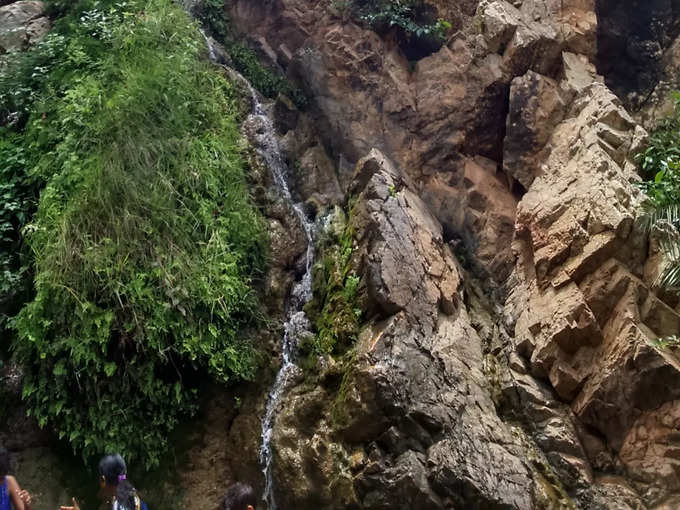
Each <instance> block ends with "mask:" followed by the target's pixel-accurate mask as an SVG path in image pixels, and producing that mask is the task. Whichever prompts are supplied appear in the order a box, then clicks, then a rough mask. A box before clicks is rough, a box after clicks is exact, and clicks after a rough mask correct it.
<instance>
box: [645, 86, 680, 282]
mask: <svg viewBox="0 0 680 510" xmlns="http://www.w3.org/2000/svg"><path fill="white" fill-rule="evenodd" d="M674 97H675V111H674V113H673V114H672V115H670V116H669V117H668V118H666V119H664V120H663V121H662V122H661V123H660V124H659V126H658V127H657V129H656V130H654V132H652V133H651V134H650V137H649V142H648V146H647V148H646V149H645V150H644V151H643V152H642V153H640V154H638V160H639V162H640V166H641V169H642V174H643V178H645V179H647V180H646V181H645V182H644V183H643V184H642V187H643V190H644V191H645V193H646V194H647V197H648V199H647V201H646V202H645V203H644V205H643V210H642V214H641V215H640V222H641V224H642V226H643V228H644V229H645V230H646V231H648V232H649V231H651V230H652V229H653V228H654V227H655V226H659V227H661V228H659V232H660V233H661V236H660V245H661V249H662V250H663V251H664V253H665V255H666V258H667V260H668V263H667V265H666V267H665V269H664V271H663V273H662V274H661V277H660V280H659V283H660V285H662V286H663V287H666V288H668V289H669V290H672V291H675V292H678V291H680V235H679V233H678V229H679V228H680V94H675V96H674ZM664 223H665V224H666V228H664V227H663V224H664Z"/></svg>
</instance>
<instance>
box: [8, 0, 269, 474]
mask: <svg viewBox="0 0 680 510" xmlns="http://www.w3.org/2000/svg"><path fill="white" fill-rule="evenodd" d="M73 9H76V7H75V6H74V7H73ZM77 9H78V10H77V11H72V12H71V13H70V14H68V15H67V16H66V17H65V18H63V19H61V20H59V21H58V22H57V23H56V26H55V31H54V32H53V34H52V35H51V36H49V37H48V39H47V40H46V41H45V43H44V44H42V45H40V46H39V47H38V48H36V49H35V50H34V51H32V52H30V53H28V54H25V55H24V56H16V57H13V59H14V62H13V64H14V65H16V66H17V67H16V68H18V69H28V68H29V67H30V62H36V61H40V60H47V61H49V67H48V68H46V69H45V70H44V72H41V74H40V76H38V77H37V78H36V77H33V76H31V77H28V75H27V73H25V72H23V71H22V72H21V73H19V74H16V73H15V74H12V72H13V69H12V67H10V68H8V69H7V70H6V71H3V73H9V74H3V78H2V79H0V98H2V100H3V101H2V107H1V108H2V111H4V112H8V117H10V116H13V117H14V118H19V117H22V116H23V117H25V118H26V119H27V122H25V128H24V129H23V130H21V128H20V127H17V128H16V129H18V130H19V132H18V134H16V135H13V136H9V137H6V138H5V139H4V141H3V144H4V145H3V147H6V148H7V149H6V150H9V151H14V152H15V154H18V155H20V156H21V158H23V159H24V161H23V162H17V168H18V169H19V171H18V174H21V171H20V169H21V166H23V167H24V171H23V174H24V175H30V176H31V178H33V179H39V180H42V181H43V182H44V183H46V184H45V188H44V190H43V191H42V193H41V196H40V201H39V205H38V209H37V212H36V214H35V217H34V219H33V221H32V222H31V223H30V224H29V225H28V226H26V227H25V228H24V231H25V232H26V235H27V239H28V243H29V246H30V249H31V251H32V254H33V256H34V259H35V272H36V274H35V282H34V283H35V298H34V299H33V300H32V301H31V302H30V303H29V304H27V305H26V306H25V307H24V308H23V309H22V310H21V312H20V313H19V315H18V317H17V318H16V329H17V339H16V340H15V342H14V345H13V349H14V351H15V354H16V356H17V358H18V359H19V360H20V361H21V362H22V363H23V364H24V366H25V369H26V379H25V385H24V398H25V400H26V402H27V404H28V406H29V408H30V411H31V412H32V413H33V414H34V415H35V416H36V418H37V419H38V421H39V423H40V424H41V425H46V424H50V425H51V426H52V427H53V428H54V429H56V430H57V431H58V432H59V435H60V436H61V437H65V438H67V439H68V440H69V441H70V442H71V444H72V445H73V447H74V449H76V450H78V451H80V452H82V453H83V455H84V456H85V457H89V456H92V455H95V454H100V453H101V452H104V451H121V452H123V453H125V454H126V455H127V456H128V457H130V458H131V459H135V460H140V461H143V462H145V463H146V465H147V466H151V465H154V464H156V463H157V462H158V459H159V455H160V454H161V453H162V452H163V450H164V449H165V447H166V438H167V435H168V433H169V431H170V430H171V429H172V428H173V427H174V426H175V425H176V424H177V422H178V420H179V419H180V417H181V416H182V415H183V414H185V413H192V412H193V411H195V409H196V398H195V389H194V388H195V382H196V380H197V379H198V378H200V377H202V374H208V375H210V376H212V377H213V378H215V379H216V380H219V381H228V380H230V379H238V378H248V377H251V376H252V375H253V371H254V368H255V365H256V351H255V349H254V347H253V346H252V345H250V344H249V343H248V342H247V341H246V340H245V339H244V336H243V334H244V331H245V330H246V328H248V327H249V326H250V325H253V324H255V323H256V322H257V320H258V311H257V310H258V304H257V298H256V295H255V293H254V291H253V287H252V283H253V280H254V279H256V278H258V277H259V275H260V273H261V271H262V269H263V260H264V255H265V251H266V246H265V242H264V236H263V228H262V221H261V218H260V216H259V213H258V211H257V210H256V208H255V207H254V206H253V205H252V204H251V202H250V199H249V195H248V192H247V188H246V183H245V177H244V171H243V164H242V161H241V157H240V150H241V149H240V137H239V134H238V130H237V125H236V121H235V119H234V112H235V111H236V110H237V108H236V106H235V101H236V97H235V92H234V89H233V88H232V86H231V85H230V84H229V83H228V82H227V81H226V80H225V79H224V77H223V76H222V75H221V74H218V73H217V72H216V71H215V69H214V67H212V66H211V65H210V64H209V63H207V62H205V60H204V59H202V58H201V57H202V56H203V53H204V52H205V48H204V42H203V40H202V38H201V36H200V34H199V33H198V30H197V27H196V26H195V25H194V24H193V23H191V21H190V20H189V19H188V17H187V16H186V14H185V13H184V12H183V11H182V10H181V9H180V7H178V6H176V5H175V4H174V3H173V2H171V1H170V0H150V1H148V2H146V1H143V0H132V1H130V2H127V3H125V2H123V3H121V2H117V3H114V2H113V0H111V1H95V2H94V3H92V4H89V6H86V8H85V6H84V4H82V3H80V4H79V7H77ZM58 44H59V45H64V46H63V48H65V51H60V52H57V53H56V54H54V53H50V51H51V50H49V51H48V50H46V48H48V49H49V48H53V47H55V46H56V45H58ZM22 77H23V78H22ZM21 79H25V80H26V82H25V83H24V84H23V85H24V87H23V88H24V89H26V90H27V91H28V92H27V93H26V94H25V95H23V96H22V99H20V100H16V98H15V96H14V95H13V93H12V90H10V89H9V88H8V84H11V83H12V82H16V81H17V80H21ZM34 79H35V80H36V81H32V80H34ZM8 98H9V99H8ZM17 125H18V124H17ZM17 158H19V156H17ZM4 178H5V177H4V175H3V179H4ZM19 181H21V179H19ZM3 182H4V181H3ZM10 185H11V182H10ZM19 187H21V182H19Z"/></svg>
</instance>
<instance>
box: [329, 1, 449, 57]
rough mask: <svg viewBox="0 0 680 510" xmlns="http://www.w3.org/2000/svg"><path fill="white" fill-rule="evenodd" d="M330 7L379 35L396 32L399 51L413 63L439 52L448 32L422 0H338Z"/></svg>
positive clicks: (447, 25) (444, 23)
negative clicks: (348, 15) (353, 18)
mask: <svg viewBox="0 0 680 510" xmlns="http://www.w3.org/2000/svg"><path fill="white" fill-rule="evenodd" d="M332 5H333V8H334V9H335V10H336V11H340V12H342V13H343V15H344V13H345V12H347V11H349V13H351V15H353V16H354V17H355V18H357V19H358V20H360V21H363V22H365V23H366V24H367V25H369V26H370V27H371V28H372V29H374V30H375V31H376V32H378V33H380V34H384V33H387V32H390V31H395V32H396V34H397V38H398V40H399V43H400V46H401V47H402V50H404V52H405V53H406V55H407V57H409V58H411V59H413V60H418V59H420V58H423V57H425V56H427V55H429V54H431V53H434V52H435V51H437V50H438V49H439V48H441V46H442V44H443V43H444V41H445V39H446V33H447V32H448V30H449V29H450V28H451V23H449V22H448V21H445V20H443V19H441V18H439V19H437V18H436V17H435V15H434V13H433V9H432V8H430V7H429V6H428V4H427V3H426V2H425V1H424V0H337V1H335V2H334V3H333V4H332Z"/></svg>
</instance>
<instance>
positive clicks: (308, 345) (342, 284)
mask: <svg viewBox="0 0 680 510" xmlns="http://www.w3.org/2000/svg"><path fill="white" fill-rule="evenodd" d="M353 241H354V239H353V230H352V227H351V225H348V226H345V228H344V230H343V231H342V233H340V234H339V235H334V234H331V235H330V237H329V238H328V239H326V240H325V241H324V243H323V246H322V250H321V257H320V261H319V262H317V263H316V264H315V266H314V288H313V298H312V300H311V301H310V302H309V303H308V304H307V305H306V306H305V312H306V313H307V316H308V317H309V319H310V321H311V322H312V324H313V325H314V330H315V333H316V335H315V336H314V337H311V338H310V339H309V340H307V341H306V342H303V345H301V346H300V353H301V355H302V356H304V355H307V356H317V355H323V354H335V355H342V354H344V353H346V352H347V351H348V350H350V349H351V348H352V347H353V345H354V343H355V342H356V340H357V338H358V336H359V330H360V321H361V317H362V306H361V303H360V300H359V292H358V289H359V283H360V279H359V277H358V276H357V275H356V274H355V273H354V271H353V268H352V244H353Z"/></svg>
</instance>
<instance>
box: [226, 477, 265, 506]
mask: <svg viewBox="0 0 680 510" xmlns="http://www.w3.org/2000/svg"><path fill="white" fill-rule="evenodd" d="M256 504H257V498H256V497H255V491H253V488H252V487H251V486H250V485H246V484H244V483H235V484H234V485H232V486H231V487H229V488H228V489H227V493H226V494H225V495H224V510H255V505H256Z"/></svg>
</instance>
